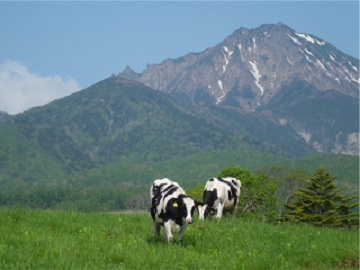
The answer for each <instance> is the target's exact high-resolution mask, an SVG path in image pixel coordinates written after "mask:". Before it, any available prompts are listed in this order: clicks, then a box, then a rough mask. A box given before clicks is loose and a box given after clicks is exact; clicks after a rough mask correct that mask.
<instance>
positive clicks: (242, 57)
mask: <svg viewBox="0 0 360 270" xmlns="http://www.w3.org/2000/svg"><path fill="white" fill-rule="evenodd" d="M238 47H239V52H240V56H241V59H242V60H243V61H245V59H244V56H243V55H242V54H241V44H239V45H238Z"/></svg>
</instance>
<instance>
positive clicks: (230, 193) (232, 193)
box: [199, 177, 241, 219]
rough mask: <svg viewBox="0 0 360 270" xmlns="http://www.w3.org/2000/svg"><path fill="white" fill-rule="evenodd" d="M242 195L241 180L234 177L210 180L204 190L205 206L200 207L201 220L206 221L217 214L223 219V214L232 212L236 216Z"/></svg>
mask: <svg viewBox="0 0 360 270" xmlns="http://www.w3.org/2000/svg"><path fill="white" fill-rule="evenodd" d="M240 193H241V182H240V180H238V179H236V178H232V177H226V178H220V177H219V178H215V177H214V178H210V179H209V180H208V181H207V183H206V185H205V188H204V197H203V199H204V201H203V205H202V206H201V207H199V219H205V218H207V217H208V216H209V215H210V216H212V215H213V213H215V212H216V217H217V218H221V216H222V214H223V212H228V211H232V215H233V217H235V215H236V208H237V205H238V204H239V197H240Z"/></svg>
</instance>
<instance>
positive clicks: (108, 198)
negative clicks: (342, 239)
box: [0, 166, 359, 227]
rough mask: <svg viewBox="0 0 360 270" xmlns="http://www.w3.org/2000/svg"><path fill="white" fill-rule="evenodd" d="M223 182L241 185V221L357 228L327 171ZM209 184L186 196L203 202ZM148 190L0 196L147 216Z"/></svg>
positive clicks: (27, 203)
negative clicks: (235, 182) (131, 211)
mask: <svg viewBox="0 0 360 270" xmlns="http://www.w3.org/2000/svg"><path fill="white" fill-rule="evenodd" d="M217 176H218V177H228V176H231V177H235V178H238V179H240V180H241V182H242V192H241V197H240V207H239V208H238V213H237V215H238V216H239V217H241V218H247V219H252V220H257V221H262V222H271V223H279V222H288V223H310V224H314V225H317V226H328V225H329V226H348V227H351V226H358V225H359V203H358V202H357V201H356V202H354V200H355V199H356V198H357V197H355V196H350V197H347V196H346V195H344V194H342V187H338V186H337V185H336V184H335V182H334V180H335V179H336V177H334V176H331V175H330V174H329V173H327V172H326V171H325V169H324V167H320V168H318V169H316V170H315V172H314V174H313V175H312V176H306V173H305V172H304V171H302V170H296V171H290V172H287V171H286V170H284V168H283V167H281V166H277V167H271V168H270V169H267V170H265V171H263V172H260V173H258V174H256V175H254V174H253V173H252V172H251V171H250V170H249V169H246V168H241V167H237V166H231V167H226V168H224V169H222V170H221V172H220V173H219V174H218V175H217ZM203 189H204V184H203V183H201V184H197V185H196V186H194V187H192V188H189V189H187V190H186V192H187V194H188V195H190V196H192V197H194V198H195V199H197V200H199V201H202V199H203V198H202V196H203ZM148 196H149V194H148V187H147V186H146V187H145V186H144V185H138V186H135V185H129V184H127V185H124V184H122V185H121V184H120V185H113V186H88V187H76V188H69V187H59V186H56V187H52V188H46V187H42V188H39V187H38V188H33V189H26V190H17V191H12V192H7V191H0V205H1V206H20V207H25V208H37V209H56V210H76V211H83V212H92V211H124V210H148V208H149V204H150V203H149V198H148Z"/></svg>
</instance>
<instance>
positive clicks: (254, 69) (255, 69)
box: [249, 61, 264, 95]
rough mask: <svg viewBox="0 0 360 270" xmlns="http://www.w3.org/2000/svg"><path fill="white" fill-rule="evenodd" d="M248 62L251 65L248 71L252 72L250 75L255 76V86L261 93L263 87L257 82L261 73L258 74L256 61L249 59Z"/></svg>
mask: <svg viewBox="0 0 360 270" xmlns="http://www.w3.org/2000/svg"><path fill="white" fill-rule="evenodd" d="M249 63H250V65H251V69H252V70H250V72H251V73H252V75H253V76H254V78H255V84H256V86H257V87H259V89H260V91H261V95H263V94H264V88H263V87H262V86H261V85H260V83H259V80H260V78H261V75H260V72H259V69H258V67H257V65H256V62H255V61H254V62H251V61H249Z"/></svg>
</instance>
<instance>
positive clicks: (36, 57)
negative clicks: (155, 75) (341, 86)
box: [0, 1, 359, 114]
mask: <svg viewBox="0 0 360 270" xmlns="http://www.w3.org/2000/svg"><path fill="white" fill-rule="evenodd" d="M278 22H282V23H284V24H286V25H288V26H289V27H291V28H293V29H294V30H296V31H297V32H299V33H308V34H312V35H315V36H317V37H319V38H322V39H324V40H325V41H327V42H329V43H331V44H332V45H334V46H335V47H337V48H338V49H340V50H341V51H343V52H344V53H347V54H349V55H351V56H354V57H356V58H359V2H358V1H298V2H295V1H276V2H274V1H246V2H244V1H229V2H223V1H221V2H206V1H197V2H192V1H185V2H172V1H170V2H168V1H159V2H152V1H142V2H136V1H135V2H122V1H121V2H117V1H111V2H87V1H80V2H57V1H51V2H0V37H1V42H0V110H2V111H7V112H9V113H11V114H15V113H19V112H21V111H23V110H26V109H28V108H30V107H32V106H35V105H43V104H46V103H47V102H49V101H51V100H53V99H56V98H60V97H63V96H65V95H69V94H70V93H72V92H75V91H78V90H79V89H84V88H86V87H88V86H90V85H91V84H93V83H96V82H98V81H100V80H102V79H105V78H107V77H109V76H110V75H111V74H113V73H114V74H118V73H119V72H121V71H122V70H123V69H124V68H125V66H126V65H130V66H131V67H132V68H133V69H134V70H135V71H137V72H141V71H143V70H144V69H145V68H146V65H147V64H155V63H160V62H162V61H163V60H165V59H167V58H177V57H180V56H183V55H185V54H187V53H189V52H200V51H203V50H205V49H206V48H209V47H212V46H214V45H216V44H218V43H220V42H221V41H222V40H223V39H224V38H225V37H227V36H228V35H230V34H232V32H233V31H234V30H235V29H238V28H240V27H246V28H256V27H258V26H260V25H261V24H266V23H278Z"/></svg>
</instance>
